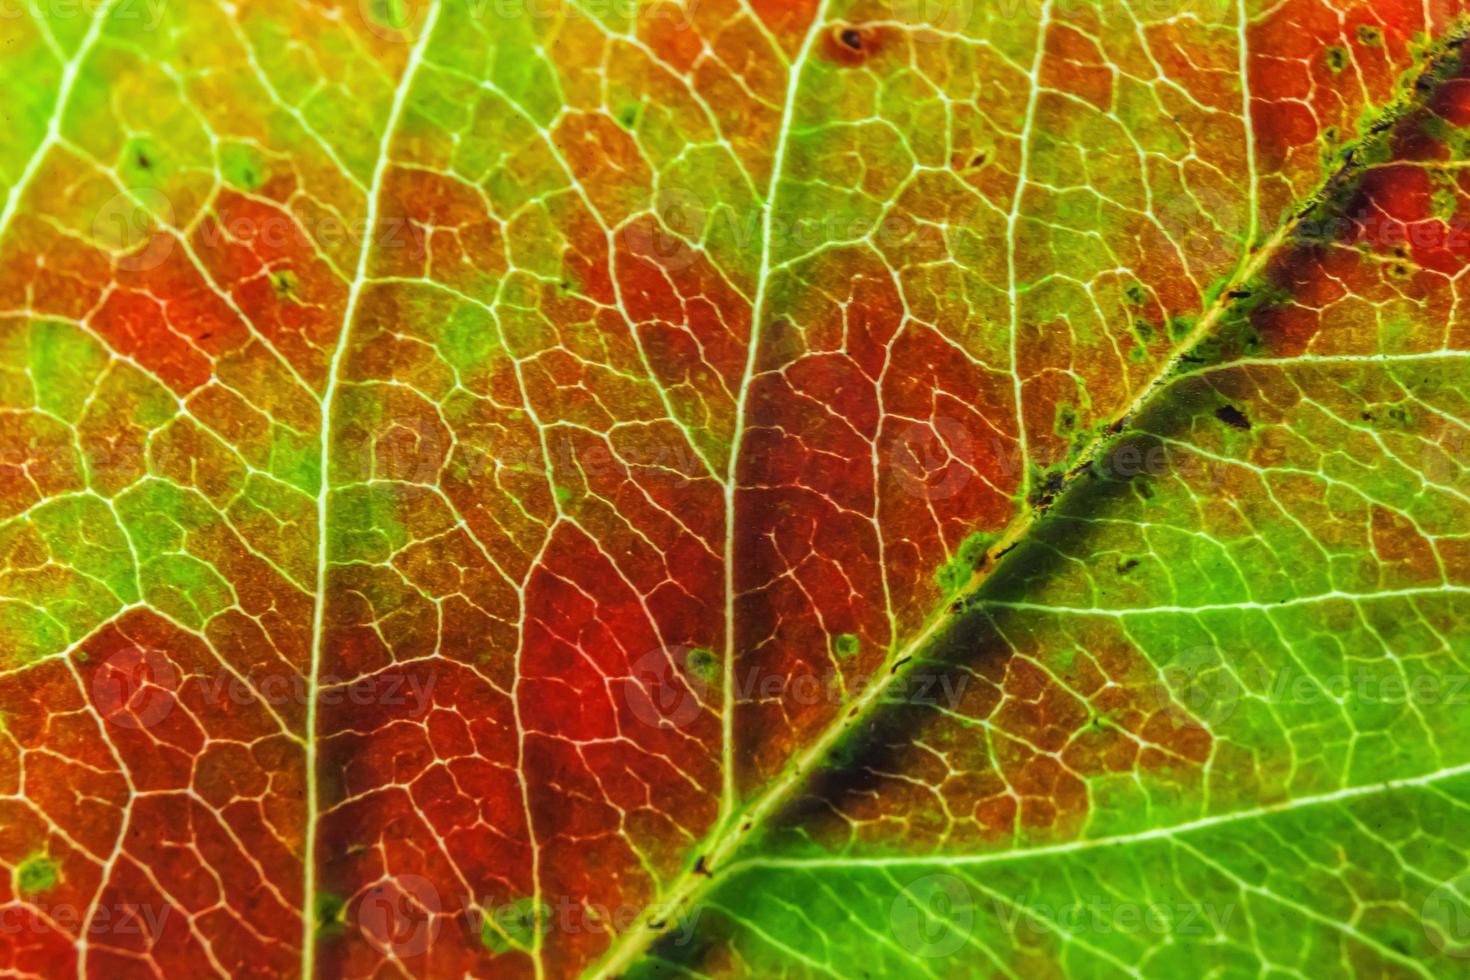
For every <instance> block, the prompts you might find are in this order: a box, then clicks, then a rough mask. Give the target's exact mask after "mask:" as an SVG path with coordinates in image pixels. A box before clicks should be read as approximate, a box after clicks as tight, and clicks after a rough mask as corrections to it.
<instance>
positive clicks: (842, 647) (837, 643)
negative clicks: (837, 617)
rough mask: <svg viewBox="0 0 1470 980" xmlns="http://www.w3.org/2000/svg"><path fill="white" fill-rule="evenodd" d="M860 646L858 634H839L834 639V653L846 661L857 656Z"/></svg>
mask: <svg viewBox="0 0 1470 980" xmlns="http://www.w3.org/2000/svg"><path fill="white" fill-rule="evenodd" d="M858 646H859V641H858V638H857V634H856V633H838V634H837V635H836V636H834V637H832V652H833V653H835V654H837V656H839V657H841V658H843V659H844V660H845V659H847V658H848V657H851V656H853V655H854V654H856V653H857V652H858Z"/></svg>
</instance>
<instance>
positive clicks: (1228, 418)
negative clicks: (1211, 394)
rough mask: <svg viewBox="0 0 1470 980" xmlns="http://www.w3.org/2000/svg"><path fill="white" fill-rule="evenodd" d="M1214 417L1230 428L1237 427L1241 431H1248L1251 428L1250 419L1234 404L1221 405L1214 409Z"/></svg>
mask: <svg viewBox="0 0 1470 980" xmlns="http://www.w3.org/2000/svg"><path fill="white" fill-rule="evenodd" d="M1215 418H1217V419H1219V420H1220V421H1221V422H1224V423H1225V424H1226V425H1228V426H1230V427H1231V428H1232V429H1239V430H1241V431H1242V432H1249V431H1250V428H1251V420H1250V419H1248V418H1246V417H1245V416H1244V415H1243V414H1242V413H1241V411H1240V409H1238V408H1236V407H1235V406H1234V405H1221V406H1220V407H1219V408H1217V409H1215Z"/></svg>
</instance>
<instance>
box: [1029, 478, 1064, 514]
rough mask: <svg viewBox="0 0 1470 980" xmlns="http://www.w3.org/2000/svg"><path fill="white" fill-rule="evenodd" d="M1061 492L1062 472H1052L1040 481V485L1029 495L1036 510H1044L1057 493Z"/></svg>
mask: <svg viewBox="0 0 1470 980" xmlns="http://www.w3.org/2000/svg"><path fill="white" fill-rule="evenodd" d="M1061 492H1062V474H1060V473H1052V474H1051V475H1050V476H1048V477H1047V478H1046V481H1045V482H1044V483H1042V485H1041V487H1040V488H1039V489H1038V490H1037V491H1036V492H1035V493H1033V494H1032V495H1031V504H1032V506H1033V507H1035V508H1036V509H1037V510H1045V509H1046V508H1047V507H1050V506H1051V503H1052V501H1053V500H1055V499H1056V497H1057V494H1059V493H1061Z"/></svg>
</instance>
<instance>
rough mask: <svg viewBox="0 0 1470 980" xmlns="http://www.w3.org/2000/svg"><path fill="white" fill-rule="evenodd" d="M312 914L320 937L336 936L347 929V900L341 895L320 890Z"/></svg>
mask: <svg viewBox="0 0 1470 980" xmlns="http://www.w3.org/2000/svg"><path fill="white" fill-rule="evenodd" d="M312 912H313V916H314V919H315V923H316V934H317V935H318V936H335V935H337V934H339V933H341V932H342V931H343V930H344V929H346V927H347V900H346V899H345V898H343V897H342V896H341V895H337V894H334V893H332V892H327V891H321V890H318V891H317V893H316V901H315V903H314V907H313V910H312Z"/></svg>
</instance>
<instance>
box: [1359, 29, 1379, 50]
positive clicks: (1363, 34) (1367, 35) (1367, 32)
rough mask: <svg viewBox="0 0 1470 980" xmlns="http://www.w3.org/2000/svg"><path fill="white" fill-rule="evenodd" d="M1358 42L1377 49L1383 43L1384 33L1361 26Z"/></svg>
mask: <svg viewBox="0 0 1470 980" xmlns="http://www.w3.org/2000/svg"><path fill="white" fill-rule="evenodd" d="M1358 41H1359V42H1361V43H1362V44H1364V45H1367V46H1368V47H1370V48H1376V47H1378V45H1380V44H1382V43H1383V31H1381V30H1379V29H1378V28H1376V27H1370V26H1369V25H1367V24H1359V25H1358Z"/></svg>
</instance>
